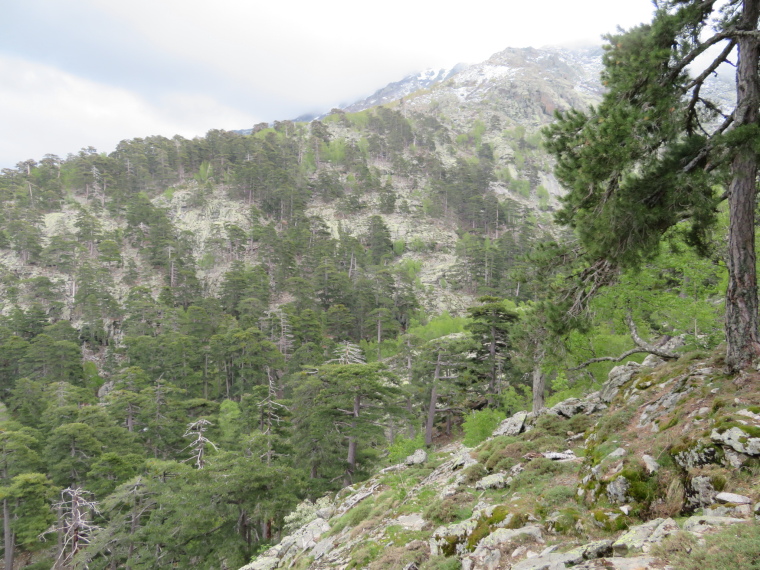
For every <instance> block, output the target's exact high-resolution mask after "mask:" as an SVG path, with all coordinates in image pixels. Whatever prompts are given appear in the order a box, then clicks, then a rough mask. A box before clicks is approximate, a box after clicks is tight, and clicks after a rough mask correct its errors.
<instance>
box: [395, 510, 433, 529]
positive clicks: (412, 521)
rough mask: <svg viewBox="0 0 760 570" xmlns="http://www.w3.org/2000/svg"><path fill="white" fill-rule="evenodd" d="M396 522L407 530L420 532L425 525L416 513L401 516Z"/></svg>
mask: <svg viewBox="0 0 760 570" xmlns="http://www.w3.org/2000/svg"><path fill="white" fill-rule="evenodd" d="M396 521H397V522H398V524H400V525H401V526H403V527H404V528H405V529H407V530H422V529H423V528H424V527H425V525H426V524H427V522H426V521H425V519H423V518H422V517H421V516H420V515H419V514H417V513H413V514H411V515H402V516H400V517H399V518H397V519H396Z"/></svg>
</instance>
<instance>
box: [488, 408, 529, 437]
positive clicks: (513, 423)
mask: <svg viewBox="0 0 760 570" xmlns="http://www.w3.org/2000/svg"><path fill="white" fill-rule="evenodd" d="M527 417H528V412H517V413H516V414H515V415H513V416H512V417H511V418H507V419H506V420H504V421H503V422H501V424H500V425H499V427H497V428H496V429H495V430H494V432H493V435H494V436H497V435H512V436H514V435H519V434H521V433H522V432H523V431H524V430H525V419H526V418H527Z"/></svg>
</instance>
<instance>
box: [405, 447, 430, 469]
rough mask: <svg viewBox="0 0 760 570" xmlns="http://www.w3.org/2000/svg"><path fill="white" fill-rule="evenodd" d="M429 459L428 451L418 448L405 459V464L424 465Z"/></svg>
mask: <svg viewBox="0 0 760 570" xmlns="http://www.w3.org/2000/svg"><path fill="white" fill-rule="evenodd" d="M426 461H427V453H426V452H425V450H424V449H418V450H417V451H415V452H414V453H412V454H411V455H410V456H409V457H407V458H406V459H404V465H422V464H423V463H425V462H426Z"/></svg>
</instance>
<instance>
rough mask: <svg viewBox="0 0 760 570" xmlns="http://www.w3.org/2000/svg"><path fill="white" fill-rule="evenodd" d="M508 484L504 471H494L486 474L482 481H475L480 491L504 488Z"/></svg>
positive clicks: (476, 487)
mask: <svg viewBox="0 0 760 570" xmlns="http://www.w3.org/2000/svg"><path fill="white" fill-rule="evenodd" d="M506 486H507V481H506V478H505V477H504V473H494V474H493V475H486V476H485V477H483V478H482V479H481V480H480V481H478V482H477V483H475V489H477V490H478V491H484V490H486V489H503V488H504V487H506Z"/></svg>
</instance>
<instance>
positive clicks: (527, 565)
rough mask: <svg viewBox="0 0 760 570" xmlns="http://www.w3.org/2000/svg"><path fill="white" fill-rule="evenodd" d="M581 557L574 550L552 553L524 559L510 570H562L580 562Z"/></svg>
mask: <svg viewBox="0 0 760 570" xmlns="http://www.w3.org/2000/svg"><path fill="white" fill-rule="evenodd" d="M582 560H583V555H582V554H579V553H578V552H576V551H575V550H571V551H570V552H552V553H551V554H546V555H544V556H536V557H534V558H526V559H525V560H522V561H520V562H518V563H516V564H513V565H512V570H564V569H565V568H567V567H568V566H572V565H574V564H577V563H578V562H581V561H582Z"/></svg>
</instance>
